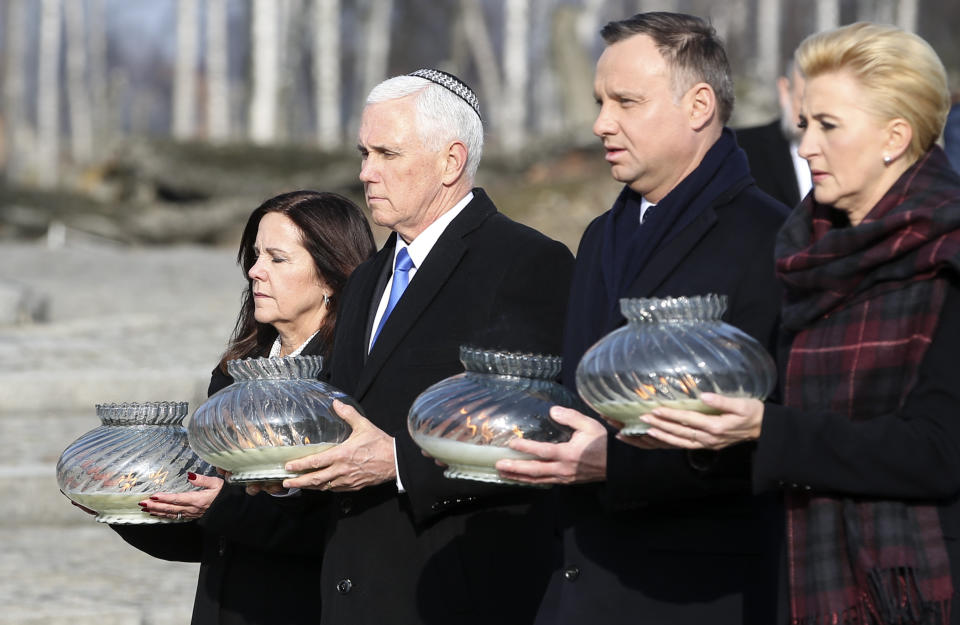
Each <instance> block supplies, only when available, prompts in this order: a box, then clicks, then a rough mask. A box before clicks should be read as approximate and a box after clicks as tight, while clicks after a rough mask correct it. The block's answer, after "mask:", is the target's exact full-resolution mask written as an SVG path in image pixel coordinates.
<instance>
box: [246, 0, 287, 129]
mask: <svg viewBox="0 0 960 625" xmlns="http://www.w3.org/2000/svg"><path fill="white" fill-rule="evenodd" d="M251 21H252V30H253V45H252V50H251V54H252V55H253V72H252V73H253V76H252V86H251V91H252V93H251V96H250V114H249V118H248V120H247V121H248V127H249V133H250V139H251V140H252V141H253V142H254V143H257V144H261V145H265V144H269V143H272V142H273V141H274V140H275V138H276V136H277V94H278V91H279V76H278V70H279V67H280V41H279V28H280V16H279V13H278V10H277V4H276V3H275V2H274V1H273V0H253V15H252V16H251Z"/></svg>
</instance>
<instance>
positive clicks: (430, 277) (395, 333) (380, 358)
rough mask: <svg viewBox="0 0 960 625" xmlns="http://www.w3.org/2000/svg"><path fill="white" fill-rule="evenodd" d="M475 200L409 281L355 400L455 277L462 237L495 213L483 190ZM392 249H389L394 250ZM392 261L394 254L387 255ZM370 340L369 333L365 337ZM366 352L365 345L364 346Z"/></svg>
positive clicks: (464, 249) (365, 369)
mask: <svg viewBox="0 0 960 625" xmlns="http://www.w3.org/2000/svg"><path fill="white" fill-rule="evenodd" d="M473 194H474V198H473V200H472V201H471V202H470V203H469V204H468V205H467V206H466V207H465V208H464V209H463V211H462V212H461V213H460V214H459V215H457V217H456V219H454V220H453V221H452V222H451V223H450V225H449V226H447V228H446V230H444V232H443V234H442V235H440V238H439V239H438V240H437V242H436V243H435V244H434V246H433V249H431V250H430V253H429V254H428V255H427V258H426V260H425V261H424V262H423V265H422V266H421V267H418V268H417V273H416V274H415V275H414V276H413V279H412V280H411V281H410V284H409V286H407V290H406V291H404V293H403V297H401V298H400V301H399V302H397V305H396V307H395V308H394V309H393V312H392V313H391V314H390V316H389V317H388V318H387V321H386V322H385V323H384V325H383V329H382V330H381V331H380V336H379V337H377V342H376V343H374V345H373V349H372V350H371V351H370V354H369V356H367V359H366V362H365V364H364V366H363V370H362V371H361V373H360V378H359V380H358V382H357V388H356V397H357V399H360V398H361V397H363V395H364V393H366V392H367V390H368V389H369V388H370V385H371V384H372V383H373V381H374V379H375V378H376V376H377V374H378V373H379V372H380V370H381V369H382V368H383V366H384V365H385V364H386V363H387V362H388V361H389V360H390V358H391V357H393V355H394V354H395V353H396V352H397V351H398V348H399V347H400V345H401V342H402V341H403V339H404V337H405V336H406V335H407V333H408V332H409V331H410V329H411V328H412V327H413V325H414V324H415V323H416V321H417V319H418V318H419V317H420V315H421V314H422V313H423V311H424V310H426V308H427V307H428V306H430V304H431V303H432V302H433V300H434V299H435V298H436V297H437V295H438V294H439V293H440V291H441V290H442V288H443V285H444V284H446V283H447V282H448V281H449V280H450V279H451V276H453V273H454V270H455V269H456V268H457V265H458V264H459V263H460V259H461V258H463V255H464V254H466V252H467V250H468V248H469V246H468V245H467V243H466V242H465V241H464V240H463V237H464V236H465V235H466V234H468V233H469V232H471V231H473V230H474V229H475V228H477V227H478V226H479V225H480V224H481V223H482V222H483V221H484V220H485V219H487V218H488V217H489V216H490V215H492V214H494V213H495V212H496V208H494V206H493V203H492V202H491V201H490V199H489V198H488V197H487V196H486V194H485V193H484V192H483V191H482V190H480V189H474V190H473ZM392 249H393V248H392V246H391V248H390V250H391V251H392ZM388 257H389V258H392V254H390V255H388ZM375 296H376V294H375V293H373V292H371V293H370V294H369V297H368V299H367V301H368V302H370V307H371V308H372V307H374V306H376V302H374V301H373V298H374V297H375ZM365 336H366V337H369V334H368V333H367V334H365ZM364 349H366V345H365V344H364Z"/></svg>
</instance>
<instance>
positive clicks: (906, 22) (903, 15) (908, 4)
mask: <svg viewBox="0 0 960 625" xmlns="http://www.w3.org/2000/svg"><path fill="white" fill-rule="evenodd" d="M917 4H918V3H917V0H899V2H897V26H899V27H900V28H902V29H904V30H905V31H907V32H911V33H912V32H916V30H917Z"/></svg>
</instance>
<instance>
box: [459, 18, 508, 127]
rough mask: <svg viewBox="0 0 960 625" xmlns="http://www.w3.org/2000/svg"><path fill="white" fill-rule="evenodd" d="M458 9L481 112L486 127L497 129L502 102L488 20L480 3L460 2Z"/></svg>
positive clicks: (497, 68)
mask: <svg viewBox="0 0 960 625" xmlns="http://www.w3.org/2000/svg"><path fill="white" fill-rule="evenodd" d="M460 7H461V15H462V16H463V30H464V35H465V36H466V38H467V45H468V46H469V48H470V52H471V54H472V55H473V60H474V62H475V63H476V64H477V73H478V74H479V75H480V91H481V92H482V94H483V100H481V102H480V106H481V108H480V111H481V113H483V118H484V120H485V121H486V125H487V126H488V127H494V128H496V127H497V126H498V125H499V123H500V120H501V118H502V115H501V105H502V104H503V100H502V99H501V97H500V66H499V65H498V64H497V56H496V54H495V53H494V51H493V44H492V43H491V42H490V41H491V40H490V32H489V30H488V29H487V20H485V19H484V17H483V11H482V9H481V6H480V2H479V0H461V3H460Z"/></svg>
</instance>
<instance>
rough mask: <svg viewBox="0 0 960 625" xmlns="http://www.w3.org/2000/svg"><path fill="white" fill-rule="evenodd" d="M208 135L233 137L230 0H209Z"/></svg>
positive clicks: (214, 139)
mask: <svg viewBox="0 0 960 625" xmlns="http://www.w3.org/2000/svg"><path fill="white" fill-rule="evenodd" d="M206 9H207V47H206V63H205V65H206V77H207V89H206V91H207V107H206V108H207V120H206V121H207V138H208V139H209V140H210V141H212V142H214V143H223V142H224V141H226V140H227V139H229V138H230V75H229V72H228V66H227V0H207V6H206Z"/></svg>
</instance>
